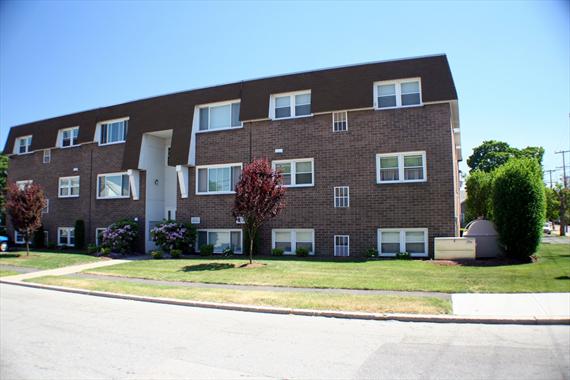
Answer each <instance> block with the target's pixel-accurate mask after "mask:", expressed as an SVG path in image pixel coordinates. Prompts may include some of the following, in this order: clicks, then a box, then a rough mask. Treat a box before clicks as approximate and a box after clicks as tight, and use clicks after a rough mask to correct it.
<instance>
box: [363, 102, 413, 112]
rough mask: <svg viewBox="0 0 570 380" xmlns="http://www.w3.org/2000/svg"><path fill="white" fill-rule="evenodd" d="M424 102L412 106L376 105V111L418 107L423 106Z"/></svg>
mask: <svg viewBox="0 0 570 380" xmlns="http://www.w3.org/2000/svg"><path fill="white" fill-rule="evenodd" d="M423 105H424V104H423V103H420V104H413V105H411V106H396V107H382V108H378V107H377V106H375V107H374V110H375V111H384V110H397V109H401V108H416V107H423Z"/></svg>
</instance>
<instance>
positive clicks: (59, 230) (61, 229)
mask: <svg viewBox="0 0 570 380" xmlns="http://www.w3.org/2000/svg"><path fill="white" fill-rule="evenodd" d="M63 230H67V231H73V239H74V240H75V227H57V245H58V246H66V247H75V242H74V243H73V244H71V243H70V242H69V240H71V239H70V238H69V235H68V238H67V243H65V244H60V238H61V232H62V231H63Z"/></svg>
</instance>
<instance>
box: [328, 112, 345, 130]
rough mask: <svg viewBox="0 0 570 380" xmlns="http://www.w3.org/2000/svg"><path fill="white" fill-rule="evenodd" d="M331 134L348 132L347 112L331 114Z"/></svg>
mask: <svg viewBox="0 0 570 380" xmlns="http://www.w3.org/2000/svg"><path fill="white" fill-rule="evenodd" d="M332 118H333V132H345V131H348V112H346V111H341V112H333V114H332Z"/></svg>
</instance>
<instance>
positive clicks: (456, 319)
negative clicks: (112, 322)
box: [0, 280, 570, 325]
mask: <svg viewBox="0 0 570 380" xmlns="http://www.w3.org/2000/svg"><path fill="white" fill-rule="evenodd" d="M0 283H1V284H8V285H17V286H24V287H28V288H35V289H44V290H55V291H59V292H64V293H74V294H83V295H90V296H96V297H104V298H116V299H122V300H129V301H139V302H150V303H158V304H166V305H175V306H187V307H200V308H207V309H220V310H234V311H246V312H254V313H267V314H285V315H302V316H310V317H327V318H342V319H360V320H374V321H399V322H429V323H476V324H493V325H570V317H540V318H537V317H515V318H502V317H492V316H489V317H481V316H476V317H470V316H457V315H431V314H400V313H366V312H352V311H335V310H313V309H292V308H284V307H271V306H255V305H240V304H232V303H217V302H202V301H188V300H179V299H174V298H159V297H145V296H136V295H128V294H118V293H111V292H101V291H94V290H84V289H75V288H68V287H63V286H53V285H42V284H32V283H24V282H19V281H6V280H0Z"/></svg>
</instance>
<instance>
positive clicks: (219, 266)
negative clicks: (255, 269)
mask: <svg viewBox="0 0 570 380" xmlns="http://www.w3.org/2000/svg"><path fill="white" fill-rule="evenodd" d="M232 268H235V266H234V265H233V264H226V263H208V264H197V265H186V266H185V267H183V268H182V269H181V271H182V272H200V271H206V270H223V269H232Z"/></svg>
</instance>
